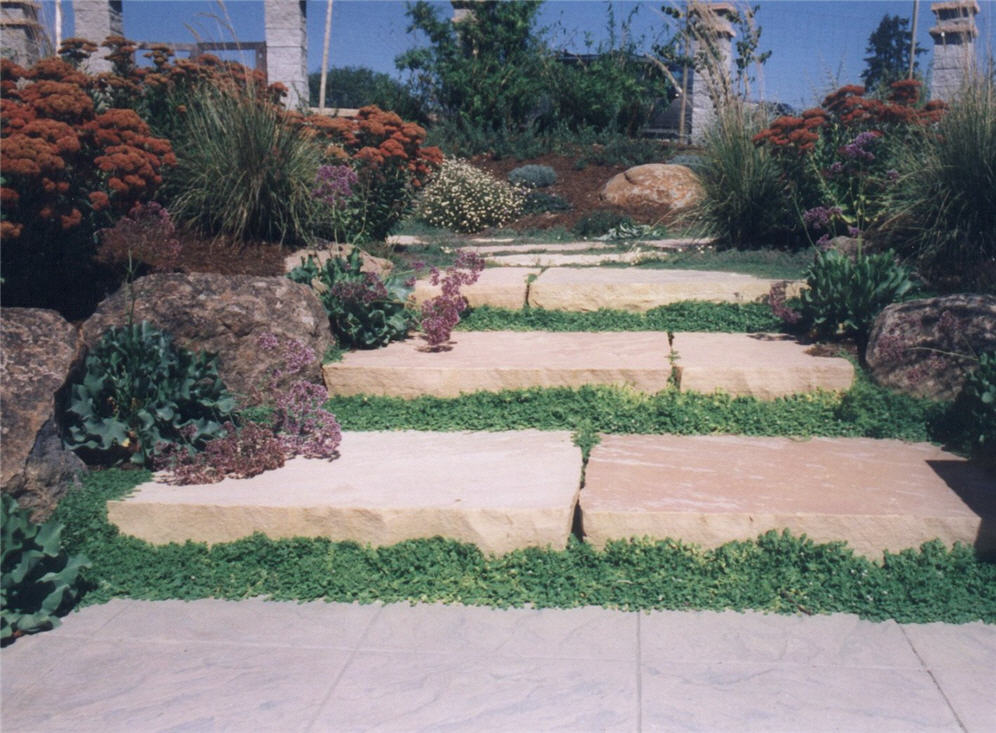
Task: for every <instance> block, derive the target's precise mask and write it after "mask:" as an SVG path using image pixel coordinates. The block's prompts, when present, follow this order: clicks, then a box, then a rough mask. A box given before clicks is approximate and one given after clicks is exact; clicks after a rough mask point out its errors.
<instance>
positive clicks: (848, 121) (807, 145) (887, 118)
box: [754, 79, 946, 155]
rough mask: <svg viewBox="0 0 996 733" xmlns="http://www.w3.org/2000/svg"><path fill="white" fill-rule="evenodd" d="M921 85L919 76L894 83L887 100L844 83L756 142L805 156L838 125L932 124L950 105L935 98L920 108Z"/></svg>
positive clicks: (855, 127)
mask: <svg viewBox="0 0 996 733" xmlns="http://www.w3.org/2000/svg"><path fill="white" fill-rule="evenodd" d="M921 86H922V85H921V83H920V82H919V81H917V80H915V79H904V80H902V81H897V82H895V83H893V84H892V86H891V91H890V94H889V98H888V100H887V101H885V102H883V101H882V100H880V99H873V98H870V97H865V96H864V94H865V88H864V87H863V86H858V85H853V84H852V85H848V86H843V87H841V88H840V89H838V90H837V91H835V92H833V93H832V94H829V95H828V96H827V97H826V98H825V99H824V100H823V102H822V103H821V105H820V106H819V107H814V108H813V109H807V110H806V111H805V112H803V113H802V116H801V117H792V116H787V115H786V116H782V117H779V118H778V119H776V120H775V121H774V122H772V123H771V125H770V126H769V127H768V128H767V129H765V130H762V131H761V132H760V133H758V134H757V135H755V136H754V142H755V144H758V145H761V144H768V145H770V146H771V148H772V150H774V151H776V152H778V153H783V154H798V155H804V154H805V153H807V152H809V151H811V150H812V149H813V148H814V147H815V146H816V144H817V143H818V142H819V140H820V136H821V131H823V130H829V129H831V128H834V127H841V128H847V129H853V130H854V131H858V130H861V129H866V130H873V129H876V128H889V127H894V126H900V125H910V124H918V125H926V124H932V123H934V122H937V120H939V119H940V117H941V116H942V115H943V114H944V110H945V109H946V106H945V104H944V102H941V101H937V100H935V101H930V102H928V103H927V104H926V105H925V106H924V107H922V108H919V109H918V108H917V107H916V104H917V102H918V101H919V99H920V89H921ZM876 131H878V132H881V130H876Z"/></svg>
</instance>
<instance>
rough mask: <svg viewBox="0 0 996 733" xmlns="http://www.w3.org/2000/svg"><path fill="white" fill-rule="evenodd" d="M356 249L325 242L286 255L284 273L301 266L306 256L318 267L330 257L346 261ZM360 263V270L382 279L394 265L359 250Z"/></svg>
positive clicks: (348, 245) (349, 245) (350, 246)
mask: <svg viewBox="0 0 996 733" xmlns="http://www.w3.org/2000/svg"><path fill="white" fill-rule="evenodd" d="M354 249H356V247H354V246H353V245H352V244H336V243H335V242H326V243H324V244H322V245H321V246H318V247H314V248H308V249H302V250H298V251H297V252H295V253H294V254H291V255H288V256H287V257H286V259H284V269H285V271H286V272H290V271H291V270H293V269H294V268H295V267H297V266H298V265H300V264H301V260H302V259H307V257H308V255H311V256H312V257H314V258H315V260H316V261H317V262H318V265H319V267H321V266H322V265H324V264H325V263H326V262H328V260H329V259H330V258H332V257H339V258H341V259H344V260H345V259H347V258H348V257H349V255H350V254H352V252H353V250H354ZM360 262H361V263H362V265H361V267H360V269H361V270H363V272H372V273H373V274H374V275H376V276H377V277H379V278H381V279H384V278H386V277H387V276H388V275H390V274H391V270H393V269H394V263H393V262H391V261H390V260H388V259H385V258H383V257H374V256H373V255H372V254H370V253H369V252H367V251H366V250H362V249H361V250H360Z"/></svg>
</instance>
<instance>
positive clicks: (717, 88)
mask: <svg viewBox="0 0 996 733" xmlns="http://www.w3.org/2000/svg"><path fill="white" fill-rule="evenodd" d="M688 12H689V13H690V14H691V15H692V16H693V20H692V22H693V23H694V24H695V27H696V28H697V31H696V37H694V38H693V39H692V53H693V54H694V55H695V57H696V58H704V59H705V64H704V66H703V68H701V69H696V70H695V71H693V72H692V74H691V82H692V83H691V85H690V88H689V101H690V102H691V105H692V141H693V142H701V141H702V138H703V136H704V135H705V131H706V130H708V129H709V126H710V125H711V124H712V123H713V120H715V119H716V105H717V104H722V103H723V101H724V100H726V99H727V98H729V95H730V94H731V93H732V89H731V83H732V82H731V79H730V64H731V61H732V59H733V36H734V35H736V34H735V33H734V31H733V25H732V23H731V22H730V16H732V15H734V14H735V13H736V8H735V7H734V6H733V4H732V3H725V2H723V3H702V2H692V3H689V9H688Z"/></svg>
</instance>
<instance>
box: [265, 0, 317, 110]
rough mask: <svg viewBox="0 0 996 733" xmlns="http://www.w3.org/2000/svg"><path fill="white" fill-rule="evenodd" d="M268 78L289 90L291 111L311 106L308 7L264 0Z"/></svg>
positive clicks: (302, 2) (289, 0) (290, 1)
mask: <svg viewBox="0 0 996 733" xmlns="http://www.w3.org/2000/svg"><path fill="white" fill-rule="evenodd" d="M263 20H264V24H265V27H266V77H267V80H268V81H269V83H270V84H275V83H277V82H280V83H281V84H283V85H284V86H285V87H287V98H286V99H285V104H286V105H287V107H288V108H289V109H295V108H296V107H298V106H299V105H304V106H307V105H308V24H307V20H308V3H307V2H305V0H299V1H298V2H294V0H263Z"/></svg>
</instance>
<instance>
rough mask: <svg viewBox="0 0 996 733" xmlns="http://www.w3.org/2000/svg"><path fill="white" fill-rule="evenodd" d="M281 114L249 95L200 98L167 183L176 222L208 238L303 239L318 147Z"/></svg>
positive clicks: (311, 216) (312, 210)
mask: <svg viewBox="0 0 996 733" xmlns="http://www.w3.org/2000/svg"><path fill="white" fill-rule="evenodd" d="M283 114H284V113H283V112H282V111H281V110H280V109H279V108H277V107H275V106H273V105H270V104H267V103H265V102H264V101H263V100H259V99H257V98H255V96H254V95H253V94H248V93H243V94H230V93H222V92H215V93H210V92H205V93H203V94H201V95H199V96H198V97H197V101H196V102H192V103H191V105H190V107H189V108H188V110H187V115H186V117H187V123H186V127H185V129H184V131H183V135H182V136H181V137H180V139H179V142H178V147H177V151H176V152H177V157H178V159H179V164H178V165H177V166H176V168H174V169H173V170H172V172H171V175H170V176H169V177H168V179H167V182H166V183H167V190H168V193H169V195H170V197H171V200H170V207H169V208H170V213H171V214H172V215H173V217H174V219H176V220H177V221H180V222H184V223H185V224H187V225H190V226H192V227H195V228H196V229H198V230H199V231H201V232H202V233H204V234H206V235H209V236H214V235H225V236H230V237H232V238H234V239H235V240H237V241H243V242H248V241H268V242H283V243H287V244H291V245H294V244H302V243H307V242H308V241H309V240H310V238H311V236H312V226H313V222H314V220H315V216H316V212H317V211H318V208H319V206H320V205H319V203H318V202H317V201H316V200H315V198H314V196H313V195H312V190H313V189H314V186H315V176H316V174H317V172H318V168H319V165H320V164H321V162H322V151H321V149H320V147H319V146H318V145H317V144H316V143H314V142H313V141H312V140H311V139H309V133H308V131H307V130H306V129H304V128H301V127H295V126H292V125H290V124H288V122H287V121H286V120H285V119H284V116H283Z"/></svg>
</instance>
